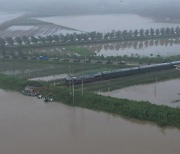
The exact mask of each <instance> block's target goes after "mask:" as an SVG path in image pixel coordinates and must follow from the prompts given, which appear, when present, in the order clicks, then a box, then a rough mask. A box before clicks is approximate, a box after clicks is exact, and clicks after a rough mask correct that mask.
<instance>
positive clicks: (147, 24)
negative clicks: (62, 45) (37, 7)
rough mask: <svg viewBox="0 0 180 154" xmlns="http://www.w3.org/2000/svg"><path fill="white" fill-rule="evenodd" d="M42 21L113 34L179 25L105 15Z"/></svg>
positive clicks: (131, 15) (64, 17) (127, 15)
mask: <svg viewBox="0 0 180 154" xmlns="http://www.w3.org/2000/svg"><path fill="white" fill-rule="evenodd" d="M37 19H39V20H42V21H46V22H50V23H54V24H57V25H62V26H66V27H70V28H74V29H77V30H81V31H84V32H91V31H98V32H103V33H104V32H111V31H112V30H113V29H114V30H125V29H127V30H135V29H141V28H143V29H149V28H151V27H152V28H162V27H176V26H177V25H178V24H173V23H158V22H154V21H153V20H152V19H149V18H144V17H141V16H138V15H135V14H105V15H79V16H73V15H72V16H53V17H44V18H37ZM179 25H180V24H179Z"/></svg>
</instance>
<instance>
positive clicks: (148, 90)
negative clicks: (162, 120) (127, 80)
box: [102, 79, 180, 107]
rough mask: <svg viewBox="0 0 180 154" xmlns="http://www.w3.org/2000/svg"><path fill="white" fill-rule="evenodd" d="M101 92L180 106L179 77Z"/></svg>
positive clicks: (107, 94)
mask: <svg viewBox="0 0 180 154" xmlns="http://www.w3.org/2000/svg"><path fill="white" fill-rule="evenodd" d="M102 94H103V95H105V96H111V97H116V98H127V99H131V100H138V101H141V100H144V101H149V102H152V103H154V104H158V105H167V106H171V107H180V79H177V80H169V81H165V82H157V83H153V84H145V85H137V86H131V87H127V88H123V89H120V90H115V91H111V92H105V93H102Z"/></svg>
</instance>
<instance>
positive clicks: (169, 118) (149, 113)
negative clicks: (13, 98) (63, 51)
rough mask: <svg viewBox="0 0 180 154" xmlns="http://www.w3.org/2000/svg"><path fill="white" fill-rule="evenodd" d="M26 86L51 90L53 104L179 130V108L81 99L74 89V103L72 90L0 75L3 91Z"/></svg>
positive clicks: (88, 95) (89, 96)
mask: <svg viewBox="0 0 180 154" xmlns="http://www.w3.org/2000/svg"><path fill="white" fill-rule="evenodd" d="M27 85H33V86H43V87H46V88H44V91H43V93H44V94H45V93H49V91H51V93H52V94H53V97H54V98H55V100H56V101H59V102H62V103H65V104H67V105H71V106H78V107H83V108H88V109H91V110H97V111H103V112H108V113H113V114H117V115H121V116H124V117H127V118H136V119H139V120H146V121H153V122H155V123H157V124H158V125H160V126H173V127H177V128H180V109H179V108H171V107H167V106H163V105H161V106H159V105H154V104H151V103H149V102H144V101H141V102H138V101H131V100H127V99H117V98H111V97H105V96H100V95H96V94H94V93H91V92H87V93H85V94H84V95H83V96H82V94H81V93H80V92H79V91H77V90H76V91H75V98H74V102H73V96H72V91H71V90H70V89H68V88H66V87H54V86H49V85H45V84H44V83H39V82H30V81H27V80H23V79H19V78H15V77H9V76H6V75H2V74H0V87H1V88H3V89H10V90H17V91H20V90H22V89H23V88H24V87H25V86H27Z"/></svg>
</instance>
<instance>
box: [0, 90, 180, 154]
mask: <svg viewBox="0 0 180 154" xmlns="http://www.w3.org/2000/svg"><path fill="white" fill-rule="evenodd" d="M0 153H2V154H132V153H133V154H179V153H180V130H178V129H175V128H164V129H163V128H160V127H158V126H156V125H155V124H153V123H149V122H140V121H136V120H126V119H123V118H121V117H119V116H112V115H110V114H107V113H102V112H95V111H90V110H87V109H82V108H73V107H69V106H66V105H63V104H60V103H51V104H45V103H44V102H43V101H42V100H38V99H36V98H33V97H28V96H23V95H21V94H20V93H16V92H6V91H3V90H0Z"/></svg>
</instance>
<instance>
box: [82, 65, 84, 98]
mask: <svg viewBox="0 0 180 154" xmlns="http://www.w3.org/2000/svg"><path fill="white" fill-rule="evenodd" d="M82 75H83V66H82ZM83 95H84V82H83V78H82V96H83Z"/></svg>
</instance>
